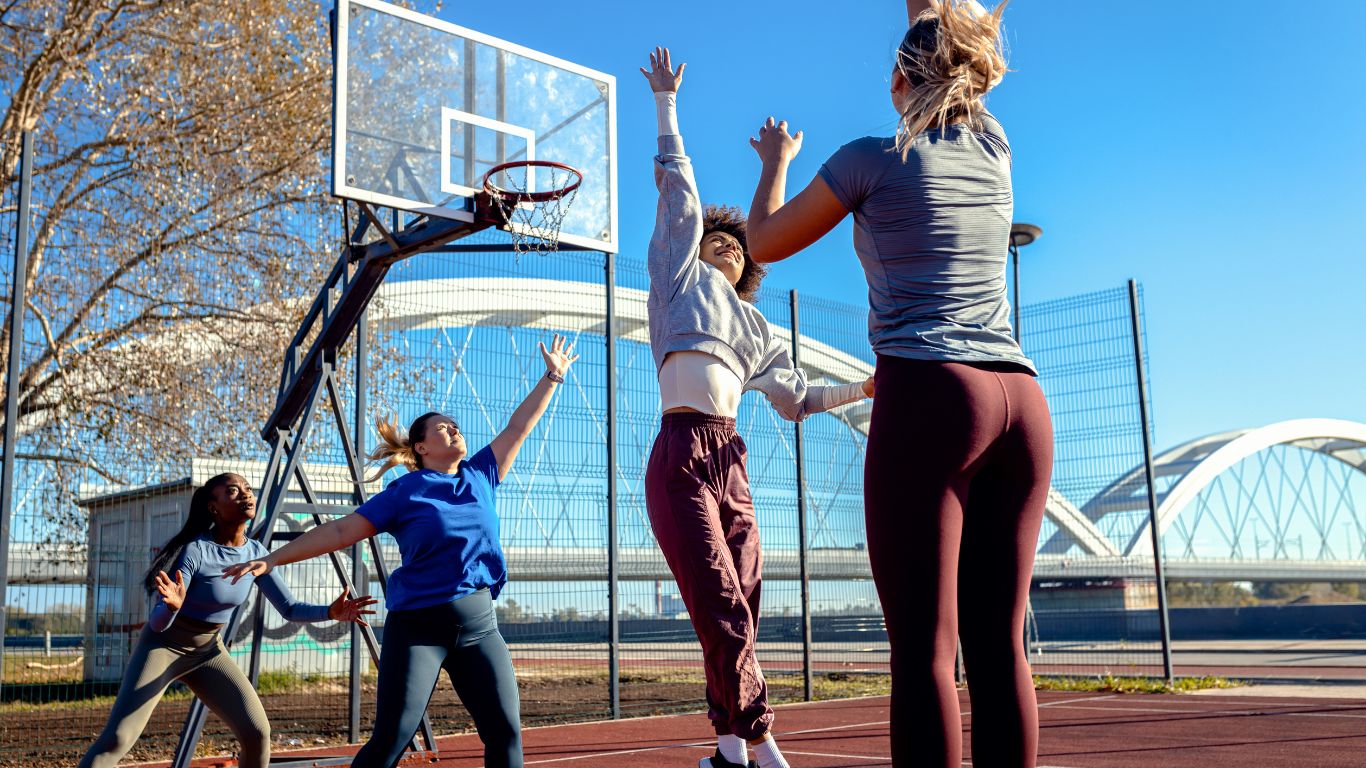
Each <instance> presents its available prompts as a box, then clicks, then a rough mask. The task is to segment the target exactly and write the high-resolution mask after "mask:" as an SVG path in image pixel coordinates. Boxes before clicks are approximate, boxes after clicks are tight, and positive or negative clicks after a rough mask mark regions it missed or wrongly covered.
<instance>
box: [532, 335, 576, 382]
mask: <svg viewBox="0 0 1366 768" xmlns="http://www.w3.org/2000/svg"><path fill="white" fill-rule="evenodd" d="M567 341H568V339H567V338H565V337H564V336H561V335H560V334H558V333H557V334H555V339H554V340H553V341H552V342H551V343H550V349H546V348H545V342H544V341H542V342H540V347H541V357H544V358H545V369H546V371H548V372H549V373H553V374H555V375H556V376H560V377H563V376H564V372H565V371H567V370H569V366H570V365H572V364H573V363H574V361H575V360H578V359H579V356H578V355H576V354H574V345H573V344H568V343H566V342H567Z"/></svg>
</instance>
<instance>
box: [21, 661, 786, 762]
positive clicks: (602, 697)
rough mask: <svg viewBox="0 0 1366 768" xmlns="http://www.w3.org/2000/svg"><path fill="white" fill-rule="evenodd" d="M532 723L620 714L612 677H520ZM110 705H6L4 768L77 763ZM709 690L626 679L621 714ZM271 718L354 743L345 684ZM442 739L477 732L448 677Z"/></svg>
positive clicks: (436, 705)
mask: <svg viewBox="0 0 1366 768" xmlns="http://www.w3.org/2000/svg"><path fill="white" fill-rule="evenodd" d="M519 686H520V689H521V695H522V719H523V723H524V724H526V725H541V724H546V723H554V722H569V721H576V720H597V719H603V718H606V717H610V712H609V711H608V701H607V696H608V693H607V680H606V678H605V677H603V676H582V677H564V676H558V677H553V678H552V677H536V676H527V677H524V678H522V679H521V680H519ZM769 688H770V698H771V699H772V700H773V701H774V702H775V703H777V702H782V701H795V700H798V699H799V698H800V697H801V693H802V691H801V687H800V684H799V682H798V681H796V680H789V679H787V678H786V677H777V676H775V677H773V678H771V679H770V681H769ZM108 701H109V700H107V699H106V700H104V701H102V702H100V703H99V704H98V705H92V704H91V703H79V702H72V703H68V704H65V705H54V704H48V705H43V706H39V707H24V706H15V705H6V706H5V707H4V712H3V717H0V764H4V765H16V766H18V765H22V766H26V768H27V767H28V766H32V767H33V768H48V767H49V766H51V767H53V768H55V767H56V766H70V765H72V764H74V763H75V762H76V761H77V760H78V759H79V758H80V756H81V754H83V752H84V750H85V749H86V748H87V747H88V746H89V744H90V742H91V741H92V740H93V739H94V738H95V735H96V734H97V733H98V732H99V730H100V729H101V728H102V727H103V726H104V721H105V718H106V717H107V716H108V713H109V703H108ZM191 701H192V699H190V698H189V697H188V696H184V695H182V696H178V697H171V698H168V699H166V700H164V701H162V702H161V704H160V705H159V706H158V707H157V711H156V714H154V715H153V716H152V720H151V722H149V723H148V726H147V730H146V731H145V732H144V733H143V736H142V738H141V739H140V740H139V741H138V744H137V746H136V747H135V748H134V749H133V752H131V753H130V754H129V755H128V758H127V760H126V762H141V761H151V760H166V759H169V758H170V756H171V755H172V753H173V752H174V750H175V745H176V741H177V739H178V737H179V734H180V729H181V726H182V725H183V724H184V721H185V716H186V714H187V713H188V711H189V707H190V703H191ZM702 701H703V686H702V684H701V682H700V679H698V678H695V677H693V676H691V675H680V676H676V677H672V678H671V677H662V676H661V677H632V676H625V677H623V679H622V686H621V708H622V714H623V715H625V716H639V715H649V714H659V713H663V712H676V711H679V710H680V708H686V709H700V708H701V707H702V706H703V704H702ZM262 702H263V703H264V704H265V708H266V711H267V712H268V713H269V714H270V719H271V728H272V738H273V741H274V742H275V744H276V745H277V747H279V748H281V749H285V748H298V747H301V746H312V745H319V746H321V745H335V744H344V743H346V742H347V741H348V739H347V691H346V687H345V685H344V684H328V683H325V684H315V685H312V686H310V687H309V689H308V690H306V691H300V692H294V693H284V694H274V695H268V696H262ZM360 704H361V729H362V735H364V733H365V732H368V729H369V727H370V723H371V722H372V721H373V718H374V712H375V691H374V688H373V683H372V682H367V684H366V685H365V686H364V687H363V691H362V695H361V702H360ZM430 714H431V718H432V729H433V731H434V732H435V733H436V734H437V735H444V734H452V733H460V732H464V731H467V730H471V729H472V726H471V723H470V720H469V717H468V715H467V713H466V712H465V708H464V707H463V706H462V705H461V704H460V701H459V699H458V698H457V697H456V695H455V692H454V691H453V690H452V689H451V686H450V684H449V681H448V680H447V679H446V678H445V676H444V675H443V676H442V680H441V683H440V684H438V686H437V689H436V693H435V694H434V696H433V698H432V704H431V709H430ZM235 748H236V742H235V740H234V739H233V738H232V735H231V734H230V733H229V732H228V731H227V728H226V727H225V726H224V724H223V723H222V722H221V721H220V720H218V719H217V718H216V717H212V716H211V717H210V718H209V721H208V725H207V727H206V729H205V735H204V738H203V739H202V740H201V742H200V749H199V754H201V755H210V754H225V753H231V752H232V751H233V750H234V749H235Z"/></svg>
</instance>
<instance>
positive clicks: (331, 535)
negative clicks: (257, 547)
mask: <svg viewBox="0 0 1366 768" xmlns="http://www.w3.org/2000/svg"><path fill="white" fill-rule="evenodd" d="M376 532H377V531H376V530H375V526H373V525H371V524H370V521H369V520H366V519H365V516H364V515H360V514H357V513H355V512H352V513H351V514H349V515H347V516H346V517H342V518H338V519H336V520H332V521H329V522H326V523H323V524H322V525H320V526H318V527H317V528H312V529H310V530H308V531H306V532H305V533H304V534H303V535H302V536H300V537H299V538H297V539H295V540H294V541H291V542H289V543H288V544H286V545H284V546H283V547H280V548H279V549H277V550H275V551H274V552H271V553H270V554H268V555H266V556H265V557H263V558H261V559H260V560H251V561H248V562H245V563H238V564H237V565H233V566H229V567H227V568H224V569H223V578H231V579H232V583H234V584H236V583H237V582H238V581H239V580H241V578H242V577H243V576H245V575H247V574H248V573H250V574H252V575H254V576H256V578H258V579H259V578H260V577H262V576H264V575H266V574H267V573H270V571H271V569H273V568H275V566H277V565H288V564H290V563H297V562H298V561H300V560H307V559H309V558H312V557H317V556H318V555H325V554H327V553H328V552H336V551H338V550H342V549H346V548H347V547H349V546H351V545H352V544H355V543H356V542H358V541H360V540H361V539H368V538H370V537H371V536H374V535H375V533H376ZM277 607H278V606H277Z"/></svg>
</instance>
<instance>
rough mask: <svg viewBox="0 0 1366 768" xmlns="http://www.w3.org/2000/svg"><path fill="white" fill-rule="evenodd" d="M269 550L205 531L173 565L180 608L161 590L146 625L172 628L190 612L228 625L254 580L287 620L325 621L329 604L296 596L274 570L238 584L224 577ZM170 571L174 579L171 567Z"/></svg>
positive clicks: (250, 541) (253, 542)
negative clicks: (181, 593) (180, 589)
mask: <svg viewBox="0 0 1366 768" xmlns="http://www.w3.org/2000/svg"><path fill="white" fill-rule="evenodd" d="M268 554H270V552H269V551H268V550H267V549H266V547H265V545H264V544H262V543H261V542H259V541H257V540H256V539H247V541H246V543H245V544H243V545H242V546H240V547H233V546H229V545H227V544H219V543H218V542H216V541H214V540H213V538H212V537H210V536H209V535H208V534H204V535H203V536H200V537H199V538H197V539H195V540H194V541H192V542H190V543H189V544H186V545H185V549H184V551H182V552H181V553H180V559H179V560H178V561H176V567H175V570H178V571H180V578H181V581H182V582H184V584H185V585H186V586H185V600H184V602H183V603H181V606H180V610H179V611H172V610H171V609H170V608H168V607H167V606H166V603H165V602H164V601H163V600H162V599H161V594H160V593H157V595H156V603H155V604H154V605H153V606H152V615H151V616H150V617H149V618H148V619H147V625H148V626H149V627H150V628H151V629H152V631H153V632H162V631H164V630H165V629H166V628H167V627H169V626H171V624H172V623H173V622H174V621H175V619H176V617H177V616H188V617H190V618H192V619H199V620H200V621H207V622H210V623H212V624H223V623H226V622H227V620H228V619H229V618H231V617H232V612H233V610H234V609H236V608H237V606H239V605H241V604H242V603H244V602H246V600H247V596H248V595H250V594H251V585H252V584H253V583H255V584H256V586H258V587H260V588H261V593H262V594H264V595H265V596H266V598H267V599H268V600H270V602H271V604H272V605H274V606H275V609H276V610H278V611H279V612H280V615H281V616H283V617H284V618H285V620H286V621H327V620H328V616H327V609H328V606H326V605H313V604H310V603H303V602H300V601H298V600H296V599H294V595H293V594H292V593H291V592H290V591H289V587H287V586H285V581H284V579H282V578H280V575H279V574H278V573H276V572H275V571H271V572H270V573H267V574H266V575H265V576H262V577H261V578H260V579H257V578H256V577H254V576H250V575H247V576H243V577H242V579H241V580H240V581H238V582H237V583H236V584H233V583H232V579H225V578H223V569H224V568H227V567H228V566H230V565H237V564H238V563H245V562H247V561H249V560H260V559H261V558H263V557H265V556H266V555H268ZM169 575H170V576H171V580H172V581H174V580H175V573H174V571H172V573H171V574H169Z"/></svg>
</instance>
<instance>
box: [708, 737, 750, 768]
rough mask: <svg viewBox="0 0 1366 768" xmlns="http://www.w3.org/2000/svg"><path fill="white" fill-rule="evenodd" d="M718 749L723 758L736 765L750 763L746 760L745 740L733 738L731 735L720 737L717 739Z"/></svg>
mask: <svg viewBox="0 0 1366 768" xmlns="http://www.w3.org/2000/svg"><path fill="white" fill-rule="evenodd" d="M716 749H717V751H719V752H720V753H721V757H724V758H726V759H727V760H729V761H731V762H732V763H735V764H736V765H744V764H745V763H746V762H748V760H746V758H745V740H744V739H742V738H740V737H739V736H732V735H730V734H729V733H724V734H720V735H718V736H717V737H716Z"/></svg>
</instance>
